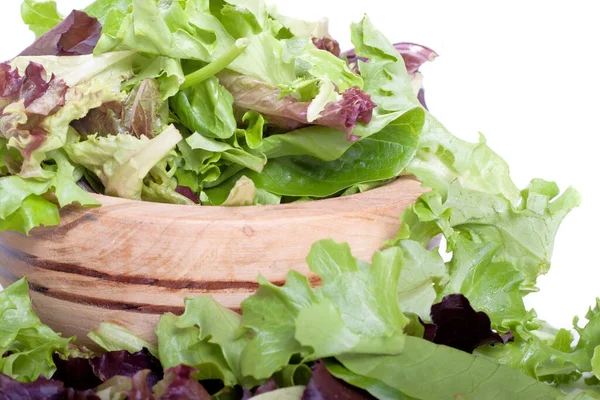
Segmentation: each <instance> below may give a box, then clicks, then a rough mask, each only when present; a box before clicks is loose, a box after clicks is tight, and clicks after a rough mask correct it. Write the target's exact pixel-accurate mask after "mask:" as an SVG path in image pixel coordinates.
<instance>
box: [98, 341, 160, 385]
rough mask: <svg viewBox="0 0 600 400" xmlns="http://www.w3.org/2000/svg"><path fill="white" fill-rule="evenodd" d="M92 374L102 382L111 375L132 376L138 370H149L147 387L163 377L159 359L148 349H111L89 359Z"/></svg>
mask: <svg viewBox="0 0 600 400" xmlns="http://www.w3.org/2000/svg"><path fill="white" fill-rule="evenodd" d="M90 363H91V365H92V368H93V370H94V374H95V375H96V376H98V377H99V378H100V379H101V380H102V381H103V382H105V381H107V380H109V379H110V378H112V377H113V376H127V377H133V376H134V375H136V374H137V373H138V372H140V371H144V370H147V371H149V372H148V374H147V375H146V379H147V383H148V386H149V387H153V386H154V385H155V384H156V383H157V382H158V381H160V380H161V379H162V377H163V369H162V366H161V364H160V361H158V359H157V358H156V357H154V356H153V355H152V354H150V352H149V351H148V349H146V348H144V349H142V351H138V352H136V353H133V354H131V353H129V352H128V351H125V350H123V351H111V352H108V353H105V354H104V355H102V356H100V357H96V358H93V359H91V360H90Z"/></svg>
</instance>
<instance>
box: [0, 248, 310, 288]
mask: <svg viewBox="0 0 600 400" xmlns="http://www.w3.org/2000/svg"><path fill="white" fill-rule="evenodd" d="M0 254H2V255H4V257H5V260H4V262H10V261H9V260H6V257H7V256H8V257H11V258H13V259H14V260H17V261H19V262H22V263H24V264H27V265H30V266H32V267H35V268H41V269H45V270H50V271H56V272H63V273H66V274H71V275H81V276H87V277H90V278H98V279H103V280H107V281H111V282H118V283H123V284H128V285H145V286H158V287H163V288H167V289H174V290H180V289H190V290H199V291H202V292H206V293H210V292H222V291H231V290H240V291H248V292H253V291H255V290H256V289H258V287H259V285H258V282H256V281H190V280H174V279H157V278H149V277H145V276H140V275H112V274H108V273H106V272H100V271H96V270H93V269H89V268H86V267H83V266H81V265H76V264H70V263H62V262H57V261H51V260H44V259H41V258H38V257H36V256H35V255H32V254H28V253H25V252H22V251H20V250H16V249H12V248H9V247H7V246H5V245H3V244H1V243H0ZM310 282H311V284H312V285H313V286H317V285H319V284H320V282H321V280H320V279H319V278H318V277H316V276H312V277H310ZM271 283H272V284H274V285H276V286H283V285H284V284H285V281H273V282H271Z"/></svg>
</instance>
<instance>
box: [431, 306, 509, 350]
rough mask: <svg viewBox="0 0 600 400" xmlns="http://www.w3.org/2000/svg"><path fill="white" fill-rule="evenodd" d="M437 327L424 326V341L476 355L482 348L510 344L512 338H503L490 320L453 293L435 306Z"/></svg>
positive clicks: (433, 315)
mask: <svg viewBox="0 0 600 400" xmlns="http://www.w3.org/2000/svg"><path fill="white" fill-rule="evenodd" d="M431 319H432V321H433V324H423V326H424V327H425V335H424V339H426V340H429V341H431V342H433V343H436V344H441V345H445V346H449V347H454V348H455V349H458V350H462V351H466V352H467V353H473V350H475V349H476V348H477V347H479V346H485V345H493V344H497V343H501V344H506V343H507V342H508V341H509V340H511V338H512V335H504V336H500V335H499V334H498V333H496V332H494V331H493V330H492V328H491V322H490V318H489V317H488V316H487V314H486V313H484V312H482V311H479V312H477V311H475V310H474V309H473V307H471V304H470V303H469V300H468V299H467V298H466V297H465V296H463V295H462V294H452V295H449V296H446V297H444V299H443V300H442V301H441V302H440V303H438V304H434V305H433V306H432V307H431Z"/></svg>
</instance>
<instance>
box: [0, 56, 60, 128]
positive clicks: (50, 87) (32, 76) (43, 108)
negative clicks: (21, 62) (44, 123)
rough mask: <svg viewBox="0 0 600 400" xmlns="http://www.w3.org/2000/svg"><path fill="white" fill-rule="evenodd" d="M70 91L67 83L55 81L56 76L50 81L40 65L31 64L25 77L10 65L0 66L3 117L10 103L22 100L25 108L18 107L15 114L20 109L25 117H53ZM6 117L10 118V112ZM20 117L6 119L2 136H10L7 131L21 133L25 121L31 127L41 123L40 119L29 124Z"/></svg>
mask: <svg viewBox="0 0 600 400" xmlns="http://www.w3.org/2000/svg"><path fill="white" fill-rule="evenodd" d="M67 89H68V87H67V85H66V83H65V82H64V81H63V80H62V79H58V78H56V77H55V76H54V74H52V75H51V76H50V79H48V76H47V74H46V70H45V69H44V67H43V66H41V65H40V64H37V63H34V62H31V63H29V65H28V66H27V68H26V69H25V73H24V75H23V76H21V75H19V71H18V70H17V69H16V68H15V69H14V70H13V69H12V68H11V66H10V65H9V64H8V63H3V64H0V113H4V109H5V108H6V107H7V106H8V105H10V104H11V103H15V102H18V101H20V100H22V101H23V106H22V107H19V106H17V105H15V106H14V107H13V108H15V110H19V108H20V109H21V110H19V111H21V112H22V113H24V114H25V116H30V115H39V116H48V115H51V114H54V113H55V112H56V111H57V110H58V109H59V108H60V107H62V106H63V105H64V104H65V95H66V93H67ZM4 114H8V111H7V112H6V113H4ZM2 117H5V115H2ZM21 117H22V116H21V115H19V113H14V116H12V115H11V116H9V117H8V118H3V126H2V128H1V130H0V132H2V133H4V136H7V135H6V133H5V132H6V131H8V130H18V129H21V127H20V126H19V125H20V124H22V123H23V122H24V121H26V122H27V123H28V125H31V124H32V122H39V119H38V118H33V121H29V120H28V119H27V118H25V120H23V119H22V118H21ZM4 125H7V126H4Z"/></svg>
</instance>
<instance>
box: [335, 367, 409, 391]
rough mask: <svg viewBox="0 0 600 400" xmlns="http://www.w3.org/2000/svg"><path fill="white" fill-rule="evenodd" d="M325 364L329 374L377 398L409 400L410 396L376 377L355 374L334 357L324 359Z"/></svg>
mask: <svg viewBox="0 0 600 400" xmlns="http://www.w3.org/2000/svg"><path fill="white" fill-rule="evenodd" d="M325 365H326V366H327V370H328V371H329V372H330V373H331V375H333V376H335V377H336V378H338V379H341V380H343V381H344V382H347V383H349V384H350V385H352V386H355V387H358V388H361V389H364V390H366V391H367V392H369V393H370V394H371V395H373V396H375V398H377V399H378V400H410V397H408V396H406V395H405V394H404V393H402V392H400V391H399V390H397V389H395V388H393V387H392V386H388V385H386V384H385V383H383V382H382V381H380V380H378V379H374V378H369V377H366V376H363V375H358V374H355V373H354V372H352V371H350V370H349V369H348V368H346V367H344V366H343V365H342V364H340V363H339V362H338V361H336V360H335V359H326V360H325Z"/></svg>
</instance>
